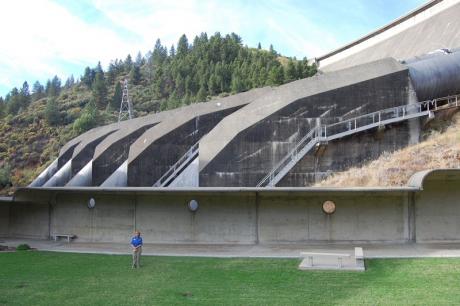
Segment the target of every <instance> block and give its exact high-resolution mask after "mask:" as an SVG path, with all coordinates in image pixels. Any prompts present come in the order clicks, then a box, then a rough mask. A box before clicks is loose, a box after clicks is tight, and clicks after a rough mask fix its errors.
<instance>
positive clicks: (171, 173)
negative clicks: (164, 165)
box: [153, 142, 199, 187]
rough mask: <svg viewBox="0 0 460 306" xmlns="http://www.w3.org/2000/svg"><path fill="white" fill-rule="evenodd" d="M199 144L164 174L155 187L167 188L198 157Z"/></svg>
mask: <svg viewBox="0 0 460 306" xmlns="http://www.w3.org/2000/svg"><path fill="white" fill-rule="evenodd" d="M198 144H199V143H198V142H197V143H196V144H194V145H193V146H192V147H191V148H190V149H189V150H188V151H187V152H186V153H185V154H184V155H183V156H182V157H181V158H179V160H178V161H177V162H176V163H175V164H174V165H172V166H171V168H169V170H168V171H166V172H165V174H163V175H162V176H161V177H160V178H159V179H158V181H157V182H156V183H155V184H154V185H153V187H167V186H168V185H169V184H171V183H172V181H174V179H175V178H176V177H177V176H178V175H179V174H180V173H181V172H182V171H183V170H184V169H185V168H186V167H187V166H188V165H189V164H190V163H191V162H192V161H193V160H194V159H195V158H196V157H197V156H198Z"/></svg>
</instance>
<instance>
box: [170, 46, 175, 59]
mask: <svg viewBox="0 0 460 306" xmlns="http://www.w3.org/2000/svg"><path fill="white" fill-rule="evenodd" d="M174 56H176V49H174V45H171V48H170V49H169V57H174Z"/></svg>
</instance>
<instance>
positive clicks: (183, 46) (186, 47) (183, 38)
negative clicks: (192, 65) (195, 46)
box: [177, 34, 189, 57]
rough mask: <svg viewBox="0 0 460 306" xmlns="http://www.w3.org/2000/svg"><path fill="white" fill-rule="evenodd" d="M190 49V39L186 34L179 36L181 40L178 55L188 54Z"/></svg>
mask: <svg viewBox="0 0 460 306" xmlns="http://www.w3.org/2000/svg"><path fill="white" fill-rule="evenodd" d="M188 51H189V45H188V39H187V36H186V35H185V34H183V35H182V36H181V37H180V38H179V42H178V43H177V56H178V57H184V56H186V55H187V53H188Z"/></svg>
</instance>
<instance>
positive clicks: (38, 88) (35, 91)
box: [32, 81, 45, 101]
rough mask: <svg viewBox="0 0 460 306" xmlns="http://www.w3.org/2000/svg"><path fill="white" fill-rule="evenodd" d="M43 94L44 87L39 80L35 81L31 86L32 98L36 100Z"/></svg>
mask: <svg viewBox="0 0 460 306" xmlns="http://www.w3.org/2000/svg"><path fill="white" fill-rule="evenodd" d="M44 96H45V88H44V87H43V85H42V84H40V82H39V81H35V83H34V85H33V86H32V100H33V101H37V100H39V99H41V98H43V97H44Z"/></svg>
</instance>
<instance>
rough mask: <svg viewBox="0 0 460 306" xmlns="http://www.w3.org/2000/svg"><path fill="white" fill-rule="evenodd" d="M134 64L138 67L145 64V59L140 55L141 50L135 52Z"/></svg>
mask: <svg viewBox="0 0 460 306" xmlns="http://www.w3.org/2000/svg"><path fill="white" fill-rule="evenodd" d="M134 64H135V65H136V66H139V67H142V66H143V65H144V64H145V59H144V57H142V53H141V51H139V52H137V55H136V62H135V63H134Z"/></svg>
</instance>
